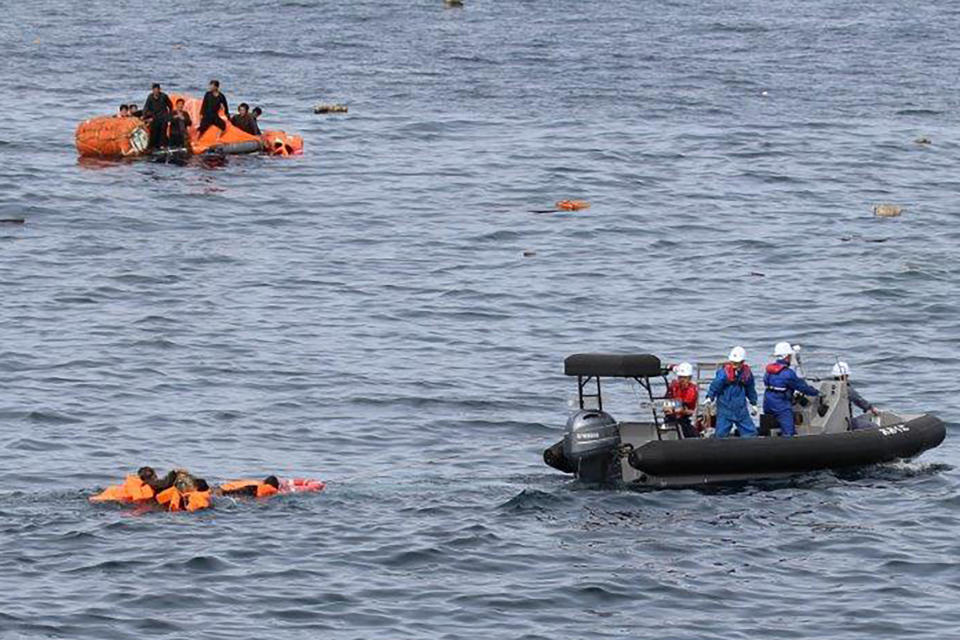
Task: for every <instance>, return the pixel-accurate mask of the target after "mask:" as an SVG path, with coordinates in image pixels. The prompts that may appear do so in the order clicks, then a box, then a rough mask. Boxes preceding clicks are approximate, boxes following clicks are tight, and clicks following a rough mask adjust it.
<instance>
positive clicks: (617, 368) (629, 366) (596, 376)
mask: <svg viewBox="0 0 960 640" xmlns="http://www.w3.org/2000/svg"><path fill="white" fill-rule="evenodd" d="M563 372H564V374H565V375H568V376H576V377H577V397H578V400H579V404H580V408H581V409H583V408H584V406H583V401H584V398H596V399H597V409H598V410H600V411H603V392H602V389H601V384H600V378H629V379H632V380H635V381H636V383H637V384H639V385H640V386H641V387H642V388H643V389H645V390H646V392H647V396H649V398H650V402H651V412H652V413H653V421H654V424H656V425H657V426H658V427H659V426H660V418H659V417H658V416H657V411H656V409H655V408H654V407H653V401H654V396H653V386H652V384H651V382H650V381H651V379H653V378H662V379H663V383H664V385H666V384H667V383H668V381H667V374H669V373H670V369H669V367H664V366H663V363H662V362H660V358H658V357H657V356H655V355H653V354H650V353H636V354H614V353H575V354H573V355H571V356H567V358H566V359H565V360H564V361H563ZM591 380H596V385H597V392H596V393H584V390H585V389H586V387H587V385H588V384H590V382H591Z"/></svg>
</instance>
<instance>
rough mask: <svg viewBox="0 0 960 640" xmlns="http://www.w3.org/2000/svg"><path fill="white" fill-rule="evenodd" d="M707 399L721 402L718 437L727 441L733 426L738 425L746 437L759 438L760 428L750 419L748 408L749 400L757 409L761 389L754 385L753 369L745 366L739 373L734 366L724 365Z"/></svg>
mask: <svg viewBox="0 0 960 640" xmlns="http://www.w3.org/2000/svg"><path fill="white" fill-rule="evenodd" d="M707 397H708V398H710V399H711V400H716V401H717V429H716V433H715V435H716V437H718V438H725V437H727V436H728V435H730V429H731V427H733V425H737V428H738V429H739V431H740V436H741V437H743V438H752V437H754V436H756V435H757V427H756V426H755V425H754V424H753V420H752V419H751V418H750V410H749V409H747V400H749V401H750V404H752V405H753V406H757V389H756V387H755V386H754V384H753V373H752V372H751V371H750V367H748V366H747V365H743V366H742V367H740V370H739V371H737V370H735V369H734V368H733V367H732V366H730V365H724V366H722V367H720V368H719V369H717V376H716V377H715V378H714V379H713V382H711V383H710V389H708V390H707Z"/></svg>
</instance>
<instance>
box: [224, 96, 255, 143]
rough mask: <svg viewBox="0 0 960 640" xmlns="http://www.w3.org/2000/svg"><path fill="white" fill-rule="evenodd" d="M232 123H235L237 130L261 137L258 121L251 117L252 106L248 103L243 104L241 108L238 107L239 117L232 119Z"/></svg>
mask: <svg viewBox="0 0 960 640" xmlns="http://www.w3.org/2000/svg"><path fill="white" fill-rule="evenodd" d="M230 122H231V123H233V126H235V127H236V128H237V129H240V130H241V131H245V132H246V133H249V134H250V135H252V136H258V135H260V127H258V126H257V119H256V118H254V117H253V116H252V115H250V105H248V104H247V103H246V102H241V103H240V106H239V107H237V115H235V116H233V117H232V118H230Z"/></svg>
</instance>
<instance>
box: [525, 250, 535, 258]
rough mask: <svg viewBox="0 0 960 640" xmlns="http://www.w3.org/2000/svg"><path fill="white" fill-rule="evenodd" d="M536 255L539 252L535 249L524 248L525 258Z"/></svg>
mask: <svg viewBox="0 0 960 640" xmlns="http://www.w3.org/2000/svg"><path fill="white" fill-rule="evenodd" d="M535 255H537V252H536V251H533V250H532V249H524V251H523V257H524V258H532V257H533V256H535Z"/></svg>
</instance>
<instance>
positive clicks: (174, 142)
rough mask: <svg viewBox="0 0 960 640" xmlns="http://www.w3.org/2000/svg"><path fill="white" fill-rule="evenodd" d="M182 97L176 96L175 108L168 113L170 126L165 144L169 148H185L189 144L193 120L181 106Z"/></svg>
mask: <svg viewBox="0 0 960 640" xmlns="http://www.w3.org/2000/svg"><path fill="white" fill-rule="evenodd" d="M184 104H185V102H184V101H183V98H177V108H176V109H174V110H173V112H172V113H171V114H170V127H169V133H168V136H167V145H168V146H169V147H170V148H171V149H186V148H187V146H188V145H189V144H190V133H189V131H190V127H191V126H192V125H193V122H192V121H191V120H190V114H189V113H187V111H186V110H185V109H184V108H183V107H184Z"/></svg>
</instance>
